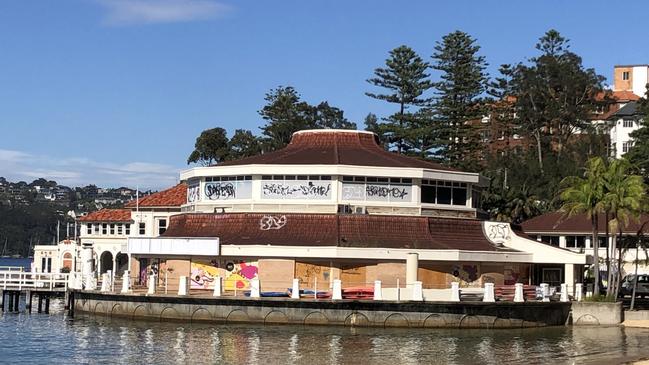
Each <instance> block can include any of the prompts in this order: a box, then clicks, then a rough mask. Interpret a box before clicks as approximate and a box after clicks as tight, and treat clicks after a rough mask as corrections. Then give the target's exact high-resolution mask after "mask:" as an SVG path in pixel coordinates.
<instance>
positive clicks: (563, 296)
mask: <svg viewBox="0 0 649 365" xmlns="http://www.w3.org/2000/svg"><path fill="white" fill-rule="evenodd" d="M560 300H561V301H562V302H567V301H569V300H570V299H568V284H566V283H563V284H561V299H560Z"/></svg>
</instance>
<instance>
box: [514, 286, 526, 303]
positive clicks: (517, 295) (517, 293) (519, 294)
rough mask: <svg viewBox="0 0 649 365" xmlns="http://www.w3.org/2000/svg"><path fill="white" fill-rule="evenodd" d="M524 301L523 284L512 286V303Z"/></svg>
mask: <svg viewBox="0 0 649 365" xmlns="http://www.w3.org/2000/svg"><path fill="white" fill-rule="evenodd" d="M524 301H525V296H524V295H523V284H521V283H517V284H514V302H516V303H522V302H524Z"/></svg>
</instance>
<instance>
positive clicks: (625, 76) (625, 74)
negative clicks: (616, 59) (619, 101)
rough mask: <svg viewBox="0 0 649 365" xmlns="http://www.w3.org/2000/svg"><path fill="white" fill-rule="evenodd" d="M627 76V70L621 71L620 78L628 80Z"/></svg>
mask: <svg viewBox="0 0 649 365" xmlns="http://www.w3.org/2000/svg"><path fill="white" fill-rule="evenodd" d="M629 76H630V75H629V71H624V72H622V80H628V79H629Z"/></svg>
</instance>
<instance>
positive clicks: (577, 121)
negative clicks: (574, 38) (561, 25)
mask: <svg viewBox="0 0 649 365" xmlns="http://www.w3.org/2000/svg"><path fill="white" fill-rule="evenodd" d="M569 48H570V44H569V41H568V40H567V39H566V38H564V37H563V36H561V34H559V32H557V31H556V30H553V29H552V30H549V31H548V32H546V33H545V35H544V36H543V37H541V38H540V39H539V42H538V43H537V44H536V49H537V50H539V51H540V52H541V54H540V55H539V56H537V57H534V58H532V59H531V64H530V65H523V64H519V65H518V66H517V67H516V69H515V72H514V74H513V76H514V77H513V84H514V94H515V97H516V107H517V113H518V117H519V118H520V120H521V124H522V125H523V130H525V131H527V135H528V136H529V137H531V138H533V139H534V141H535V142H536V147H537V148H536V149H537V158H538V164H539V169H540V170H541V171H543V167H544V166H543V165H544V159H543V155H544V150H552V151H555V150H556V152H557V153H556V154H555V155H556V159H557V160H560V159H561V158H562V153H563V151H564V149H565V147H566V146H567V145H568V142H569V141H570V139H571V137H572V136H573V135H574V133H575V132H576V131H584V130H589V129H591V125H590V123H589V118H590V116H591V115H593V114H594V112H595V111H596V108H597V107H598V106H599V105H602V104H604V103H607V102H610V101H609V99H608V98H605V99H604V100H601V98H599V95H601V93H602V91H603V88H602V82H603V81H604V77H603V76H600V75H598V74H597V73H596V72H595V70H594V69H592V68H589V69H586V68H584V66H583V65H582V59H581V57H579V56H578V55H577V54H575V53H573V52H570V51H569Z"/></svg>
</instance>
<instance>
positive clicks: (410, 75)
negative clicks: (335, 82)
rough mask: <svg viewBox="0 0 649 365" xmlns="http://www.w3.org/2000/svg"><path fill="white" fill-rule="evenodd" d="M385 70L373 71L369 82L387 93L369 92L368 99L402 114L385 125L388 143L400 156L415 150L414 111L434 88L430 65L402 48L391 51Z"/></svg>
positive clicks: (405, 47) (396, 114)
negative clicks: (429, 77) (395, 109)
mask: <svg viewBox="0 0 649 365" xmlns="http://www.w3.org/2000/svg"><path fill="white" fill-rule="evenodd" d="M385 65H386V68H377V69H375V70H374V76H375V77H373V78H370V79H368V80H367V82H369V83H370V84H372V85H374V86H378V87H381V88H384V89H386V93H384V94H375V93H370V92H367V93H365V95H367V96H369V97H371V98H375V99H379V100H385V101H387V102H389V103H394V104H397V105H398V106H399V110H398V111H397V112H396V113H394V114H392V115H391V116H389V117H387V118H384V120H385V121H386V123H385V126H384V128H383V133H384V135H385V136H386V137H387V139H388V142H389V143H391V144H394V145H395V147H396V149H397V151H398V152H399V153H401V152H406V151H407V150H408V149H410V148H412V138H411V135H412V130H413V126H414V125H413V124H414V117H413V110H412V108H413V107H420V106H423V105H425V104H426V103H427V99H425V98H422V95H423V94H424V92H426V90H428V89H430V87H431V86H432V83H431V81H430V80H429V79H428V76H429V74H427V73H426V71H427V70H428V67H429V64H428V63H427V62H424V61H423V60H422V59H421V57H419V56H418V55H417V53H416V52H415V51H414V50H412V49H411V48H410V47H408V46H400V47H397V48H395V49H393V50H392V51H390V57H389V58H388V59H387V60H386V61H385Z"/></svg>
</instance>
